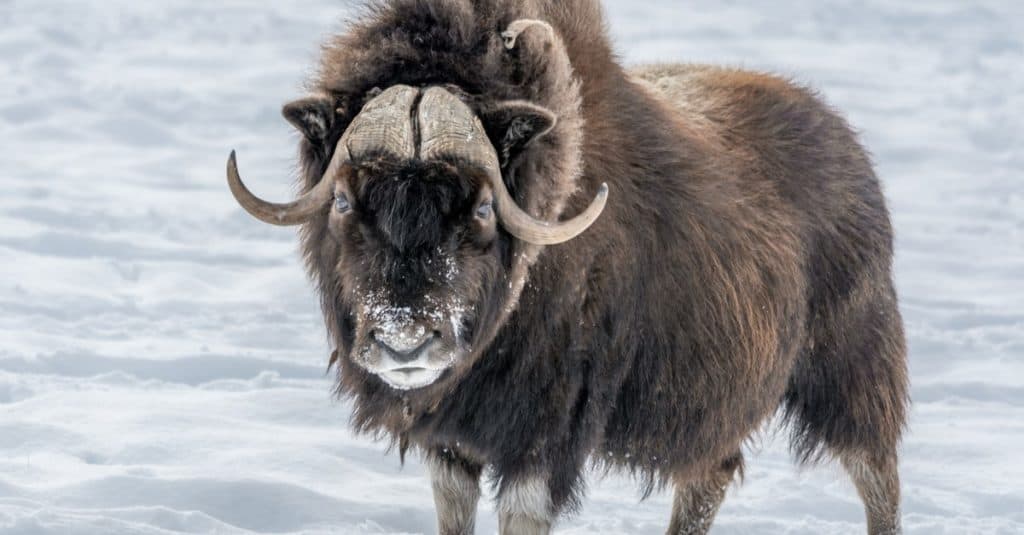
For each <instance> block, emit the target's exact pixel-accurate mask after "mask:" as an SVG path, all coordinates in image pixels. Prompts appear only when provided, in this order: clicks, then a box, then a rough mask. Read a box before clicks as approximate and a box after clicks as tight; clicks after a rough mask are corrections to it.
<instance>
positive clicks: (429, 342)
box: [354, 291, 465, 390]
mask: <svg viewBox="0 0 1024 535" xmlns="http://www.w3.org/2000/svg"><path fill="white" fill-rule="evenodd" d="M357 294H358V295H360V297H359V307H360V309H361V310H360V314H359V315H358V317H359V325H358V327H357V329H358V330H359V333H360V334H359V335H358V336H357V340H360V342H357V344H358V346H357V347H356V348H355V349H354V353H355V354H356V355H357V358H355V359H354V360H355V362H356V363H358V364H359V365H360V366H362V367H363V368H365V369H366V370H367V371H369V372H371V373H374V374H376V375H377V376H378V377H380V378H381V379H382V380H384V382H386V383H387V384H388V385H390V386H391V387H393V388H396V389H399V390H412V389H416V388H423V387H425V386H429V385H431V384H433V383H434V382H436V381H437V380H438V379H439V378H440V377H441V376H442V375H443V374H444V372H445V370H447V369H448V368H451V367H452V366H453V365H455V363H456V362H458V360H459V358H460V357H461V355H462V354H463V351H462V349H461V346H462V342H461V335H462V329H461V325H462V320H463V315H464V310H465V308H464V307H463V306H462V305H461V303H460V301H459V300H458V299H457V298H453V297H444V298H439V297H435V296H433V295H428V296H427V297H426V298H425V299H424V300H423V301H424V304H423V306H421V307H419V308H412V307H408V306H395V305H393V304H392V303H391V302H390V301H389V300H388V298H387V297H386V295H385V293H384V292H382V291H374V292H369V293H363V292H357Z"/></svg>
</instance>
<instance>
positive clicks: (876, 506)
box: [840, 455, 902, 535]
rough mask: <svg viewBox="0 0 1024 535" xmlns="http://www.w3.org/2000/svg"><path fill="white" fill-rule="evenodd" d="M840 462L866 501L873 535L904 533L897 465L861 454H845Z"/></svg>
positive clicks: (865, 507) (869, 531)
mask: <svg viewBox="0 0 1024 535" xmlns="http://www.w3.org/2000/svg"><path fill="white" fill-rule="evenodd" d="M840 460H841V461H842V463H843V468H845V469H846V472H847V473H848V474H850V478H851V479H853V484H854V485H855V486H856V487H857V493H858V494H860V499H861V500H862V501H863V502H864V511H865V515H866V516H867V521H868V533H869V535H899V534H900V533H902V529H901V527H900V478H899V473H898V472H897V468H896V462H895V461H894V460H893V461H886V462H871V461H869V460H867V459H865V458H864V457H863V456H857V455H842V456H840Z"/></svg>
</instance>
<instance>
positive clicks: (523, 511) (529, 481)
mask: <svg viewBox="0 0 1024 535" xmlns="http://www.w3.org/2000/svg"><path fill="white" fill-rule="evenodd" d="M555 515H556V512H555V507H554V504H553V503H552V500H551V489H550V488H549V486H548V477H543V476H520V477H517V478H516V479H515V480H513V481H508V480H503V481H502V484H501V490H500V491H499V493H498V532H499V533H500V535H548V534H549V533H551V525H552V524H553V523H554V519H555Z"/></svg>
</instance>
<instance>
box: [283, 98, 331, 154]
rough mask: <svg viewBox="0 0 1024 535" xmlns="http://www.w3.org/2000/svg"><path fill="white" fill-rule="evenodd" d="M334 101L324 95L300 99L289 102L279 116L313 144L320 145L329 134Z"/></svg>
mask: <svg viewBox="0 0 1024 535" xmlns="http://www.w3.org/2000/svg"><path fill="white" fill-rule="evenodd" d="M334 110H335V105H334V101H333V100H332V99H331V98H330V97H328V96H326V95H318V96H312V97H306V98H301V99H299V100H296V101H295V102H289V103H288V104H285V105H284V108H282V109H281V115H283V116H284V118H285V119H286V120H287V121H288V122H289V123H291V124H292V126H294V127H295V128H297V129H299V132H302V135H304V136H306V139H308V140H309V141H311V142H313V143H322V142H323V140H324V139H325V138H326V137H327V134H329V133H330V132H331V127H332V126H334V118H335V115H336V114H335V111H334Z"/></svg>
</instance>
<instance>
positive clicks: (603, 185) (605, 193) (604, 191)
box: [597, 182, 608, 197]
mask: <svg viewBox="0 0 1024 535" xmlns="http://www.w3.org/2000/svg"><path fill="white" fill-rule="evenodd" d="M597 194H598V195H600V196H602V197H607V196H608V183H607V182H602V183H601V187H600V188H598V190H597Z"/></svg>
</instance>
